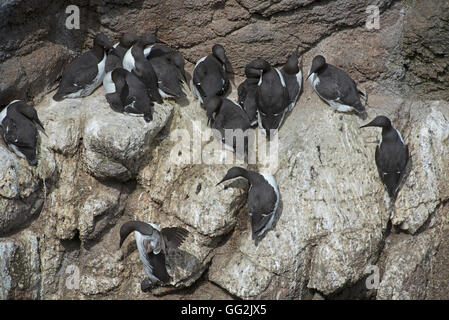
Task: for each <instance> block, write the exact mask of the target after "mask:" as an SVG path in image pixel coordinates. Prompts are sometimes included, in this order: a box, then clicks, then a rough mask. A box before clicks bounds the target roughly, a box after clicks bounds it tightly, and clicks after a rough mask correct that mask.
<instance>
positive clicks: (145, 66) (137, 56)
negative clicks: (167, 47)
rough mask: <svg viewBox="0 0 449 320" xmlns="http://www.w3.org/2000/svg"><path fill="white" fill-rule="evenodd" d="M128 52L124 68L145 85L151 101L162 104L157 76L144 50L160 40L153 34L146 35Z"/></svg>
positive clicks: (135, 42)
mask: <svg viewBox="0 0 449 320" xmlns="http://www.w3.org/2000/svg"><path fill="white" fill-rule="evenodd" d="M133 40H134V41H133V42H134V44H133V45H132V46H131V47H130V48H129V49H128V51H126V53H125V56H124V57H123V68H125V69H126V70H128V71H129V72H134V74H135V75H136V76H137V77H138V78H139V79H140V80H141V81H142V82H143V83H144V84H145V86H146V87H147V89H148V92H149V95H150V98H151V100H153V101H156V102H157V103H162V97H161V95H160V93H159V90H158V86H157V81H158V79H157V75H156V72H155V71H154V68H153V66H152V65H151V63H150V61H148V60H147V58H146V57H145V55H144V53H143V50H144V47H145V46H148V45H150V44H154V43H156V42H158V41H159V40H158V39H157V37H156V36H155V35H153V34H150V35H144V36H142V37H140V38H139V39H138V40H137V41H135V39H133Z"/></svg>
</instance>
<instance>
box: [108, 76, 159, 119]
mask: <svg viewBox="0 0 449 320" xmlns="http://www.w3.org/2000/svg"><path fill="white" fill-rule="evenodd" d="M103 86H104V88H105V91H106V100H107V101H108V103H109V105H110V106H111V108H112V109H113V110H115V111H117V112H122V113H128V114H143V118H144V120H145V121H146V122H149V121H151V120H153V113H152V109H151V107H152V106H153V103H152V102H151V100H150V97H149V95H148V91H147V88H146V87H145V85H144V84H143V83H142V81H140V80H139V78H137V76H136V75H134V74H133V73H132V72H129V71H127V70H125V69H123V68H116V69H114V70H113V71H110V72H108V73H107V74H106V76H105V77H104V80H103Z"/></svg>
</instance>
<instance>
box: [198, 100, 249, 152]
mask: <svg viewBox="0 0 449 320" xmlns="http://www.w3.org/2000/svg"><path fill="white" fill-rule="evenodd" d="M204 106H205V108H206V112H207V118H208V124H210V125H211V128H213V129H216V130H218V131H219V132H220V136H221V142H222V143H223V145H224V146H225V147H227V149H230V150H231V151H238V152H239V153H241V154H244V153H245V152H247V150H248V134H249V132H248V131H247V130H248V129H250V128H251V123H250V121H249V118H248V115H247V114H246V112H245V111H244V110H243V109H242V107H241V106H240V105H238V104H236V103H235V102H233V101H231V100H229V99H227V98H224V97H218V96H215V97H210V98H207V99H206V100H205V102H204ZM240 134H241V135H242V137H241V139H240V137H239V135H240ZM229 138H231V140H230V139H229ZM238 141H240V143H242V142H243V145H241V146H239V145H237V143H238Z"/></svg>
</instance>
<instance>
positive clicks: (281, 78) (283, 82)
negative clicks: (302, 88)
mask: <svg viewBox="0 0 449 320" xmlns="http://www.w3.org/2000/svg"><path fill="white" fill-rule="evenodd" d="M274 69H275V70H276V72H277V73H278V75H279V79H280V80H281V84H282V86H283V87H284V88H285V80H284V76H283V75H282V73H281V72H280V71H279V70H278V68H274Z"/></svg>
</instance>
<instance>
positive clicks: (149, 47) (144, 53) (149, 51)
mask: <svg viewBox="0 0 449 320" xmlns="http://www.w3.org/2000/svg"><path fill="white" fill-rule="evenodd" d="M151 49H153V45H151V46H148V47H146V48H145V49H143V55H144V56H145V58H147V57H148V56H149V55H150V53H151Z"/></svg>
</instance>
